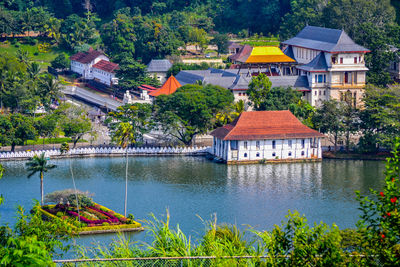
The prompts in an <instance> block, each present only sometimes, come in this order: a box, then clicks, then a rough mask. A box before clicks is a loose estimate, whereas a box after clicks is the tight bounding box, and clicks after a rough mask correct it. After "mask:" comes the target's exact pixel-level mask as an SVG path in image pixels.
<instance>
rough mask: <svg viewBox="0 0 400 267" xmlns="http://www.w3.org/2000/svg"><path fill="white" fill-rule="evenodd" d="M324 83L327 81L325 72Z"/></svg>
mask: <svg viewBox="0 0 400 267" xmlns="http://www.w3.org/2000/svg"><path fill="white" fill-rule="evenodd" d="M324 83H326V75H325V74H324Z"/></svg>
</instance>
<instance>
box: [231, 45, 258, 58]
mask: <svg viewBox="0 0 400 267" xmlns="http://www.w3.org/2000/svg"><path fill="white" fill-rule="evenodd" d="M252 50H253V47H251V46H249V45H244V46H243V47H242V48H241V49H240V50H239V52H238V53H236V54H234V55H232V56H229V59H230V60H232V61H240V60H239V59H242V58H245V59H246V58H248V57H249V55H250V54H251V51H252Z"/></svg>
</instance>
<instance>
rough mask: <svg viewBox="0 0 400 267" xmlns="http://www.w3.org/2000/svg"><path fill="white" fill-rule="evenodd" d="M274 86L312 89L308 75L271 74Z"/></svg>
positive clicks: (270, 78)
mask: <svg viewBox="0 0 400 267" xmlns="http://www.w3.org/2000/svg"><path fill="white" fill-rule="evenodd" d="M268 78H269V80H270V81H271V83H272V87H285V88H286V87H292V88H296V89H298V90H307V91H308V90H310V89H309V87H308V79H307V76H271V77H268Z"/></svg>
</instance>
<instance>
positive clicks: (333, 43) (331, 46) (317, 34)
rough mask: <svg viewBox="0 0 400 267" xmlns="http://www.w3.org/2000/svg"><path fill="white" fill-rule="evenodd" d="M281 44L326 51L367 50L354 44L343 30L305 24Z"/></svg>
mask: <svg viewBox="0 0 400 267" xmlns="http://www.w3.org/2000/svg"><path fill="white" fill-rule="evenodd" d="M282 44H285V45H293V46H299V47H304V48H310V49H315V50H320V51H326V52H368V51H369V50H368V49H367V48H365V47H362V46H361V45H358V44H356V43H355V42H354V41H353V40H352V39H351V38H350V37H349V36H348V35H347V33H345V32H344V31H343V30H337V29H329V28H322V27H315V26H306V27H305V28H304V29H303V30H301V31H300V32H299V33H298V34H297V35H296V36H295V37H293V38H292V39H289V40H287V41H284V42H283V43H282Z"/></svg>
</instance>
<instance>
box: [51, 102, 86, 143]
mask: <svg viewBox="0 0 400 267" xmlns="http://www.w3.org/2000/svg"><path fill="white" fill-rule="evenodd" d="M56 115H58V116H60V117H61V118H62V120H61V121H60V123H61V129H62V131H63V132H64V135H65V136H66V137H70V138H71V139H72V141H73V143H74V145H73V147H72V148H75V147H76V143H77V142H78V141H79V140H80V139H81V138H82V136H83V135H84V134H86V133H89V132H90V131H91V130H92V123H91V121H90V119H89V117H88V116H87V113H86V111H85V110H84V109H83V108H81V107H76V106H73V105H70V104H64V105H62V106H60V107H59V108H58V109H57V111H56Z"/></svg>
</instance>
